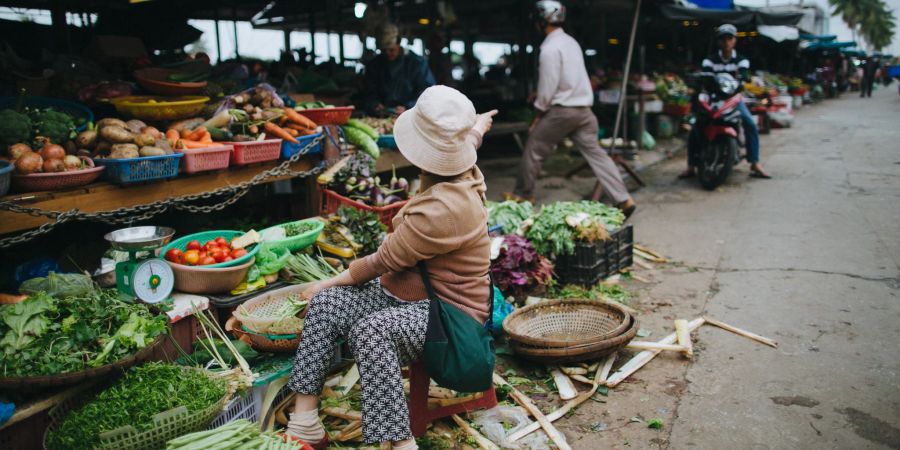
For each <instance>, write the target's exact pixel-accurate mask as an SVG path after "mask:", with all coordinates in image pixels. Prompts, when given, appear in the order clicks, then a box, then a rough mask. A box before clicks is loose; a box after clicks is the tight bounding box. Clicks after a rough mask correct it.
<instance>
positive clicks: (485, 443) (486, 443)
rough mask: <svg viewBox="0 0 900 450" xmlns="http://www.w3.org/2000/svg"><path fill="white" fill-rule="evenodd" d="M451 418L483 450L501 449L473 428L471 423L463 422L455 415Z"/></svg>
mask: <svg viewBox="0 0 900 450" xmlns="http://www.w3.org/2000/svg"><path fill="white" fill-rule="evenodd" d="M450 417H452V418H453V421H454V422H456V424H457V425H459V427H460V428H462V429H463V431H465V432H466V434H468V435H469V436H472V437H473V438H474V439H475V442H477V443H478V446H479V447H481V448H482V449H483V450H500V447H497V444H494V443H493V442H491V441H490V440H489V439H488V438H486V437H484V436H482V435H481V433H479V432H478V430H476V429H474V428H472V427H471V426H470V425H469V423H468V422H466V421H465V420H463V419H462V417H459V415H457V414H454V415H452V416H450Z"/></svg>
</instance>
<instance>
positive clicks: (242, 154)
mask: <svg viewBox="0 0 900 450" xmlns="http://www.w3.org/2000/svg"><path fill="white" fill-rule="evenodd" d="M230 144H231V145H232V146H234V151H233V152H232V153H231V165H232V166H243V165H245V164H253V163H258V162H264V161H274V160H276V159H278V155H280V154H281V139H266V140H264V141H249V142H231V143H230Z"/></svg>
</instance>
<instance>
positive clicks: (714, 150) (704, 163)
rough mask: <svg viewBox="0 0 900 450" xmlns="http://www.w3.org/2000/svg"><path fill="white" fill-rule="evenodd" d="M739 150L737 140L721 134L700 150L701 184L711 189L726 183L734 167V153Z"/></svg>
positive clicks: (699, 178)
mask: <svg viewBox="0 0 900 450" xmlns="http://www.w3.org/2000/svg"><path fill="white" fill-rule="evenodd" d="M737 151H738V148H737V140H736V139H735V138H733V137H730V136H719V137H718V138H716V139H715V140H714V141H712V142H710V143H709V144H708V145H705V146H704V147H703V149H702V150H701V152H700V165H699V166H698V167H697V179H698V180H700V185H701V186H703V187H704V188H705V189H707V190H709V191H711V190H713V189H715V188H717V187H719V186H720V185H721V184H722V183H724V182H725V180H726V179H727V178H728V175H730V174H731V169H732V168H733V167H734V155H735V154H737Z"/></svg>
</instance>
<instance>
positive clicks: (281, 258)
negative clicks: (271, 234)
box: [256, 245, 291, 276]
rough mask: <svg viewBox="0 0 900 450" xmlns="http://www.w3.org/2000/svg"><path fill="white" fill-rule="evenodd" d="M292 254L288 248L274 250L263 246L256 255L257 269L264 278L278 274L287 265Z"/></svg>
mask: <svg viewBox="0 0 900 450" xmlns="http://www.w3.org/2000/svg"><path fill="white" fill-rule="evenodd" d="M290 258H291V252H290V251H289V250H288V249H286V248H283V247H281V248H272V247H268V246H266V245H263V246H262V248H260V249H259V251H258V252H257V253H256V267H258V268H259V273H260V274H261V275H263V276H266V275H269V274H272V273H277V272H278V271H279V270H281V269H283V268H284V266H286V265H287V262H288V260H289V259H290Z"/></svg>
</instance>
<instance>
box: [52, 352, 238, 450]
mask: <svg viewBox="0 0 900 450" xmlns="http://www.w3.org/2000/svg"><path fill="white" fill-rule="evenodd" d="M226 393H227V383H226V381H225V380H224V379H216V378H211V377H209V376H207V374H206V372H205V371H203V370H200V369H191V368H185V367H181V366H175V365H170V364H165V363H160V362H151V363H147V364H144V365H143V366H140V367H134V368H132V369H130V370H129V371H128V372H127V373H126V374H125V376H124V377H123V378H122V379H121V380H119V381H117V382H116V383H115V384H113V385H112V386H111V387H110V388H108V389H106V390H104V391H102V392H100V393H99V394H97V396H96V397H94V398H93V399H92V400H90V401H88V402H87V403H86V404H84V406H82V407H80V408H78V409H75V410H73V411H72V412H70V413H69V414H68V415H67V416H66V417H65V419H63V421H62V422H61V423H60V425H59V427H57V428H56V429H54V430H52V431H50V433H48V435H47V448H48V449H50V450H54V449H66V450H78V449H92V448H96V447H98V446H99V445H100V433H103V432H106V431H112V430H115V429H117V428H119V427H123V426H126V425H130V426H133V427H134V428H136V429H137V430H138V431H145V430H148V429H150V428H152V427H153V416H154V415H156V414H159V413H161V412H164V411H168V410H170V409H173V408H177V407H179V406H184V407H185V408H187V410H188V411H189V412H191V413H196V412H198V411H202V410H205V409H207V408H209V407H210V406H212V405H214V404H216V403H217V402H218V401H220V400H222V398H223V397H224V396H225V394H226Z"/></svg>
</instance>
